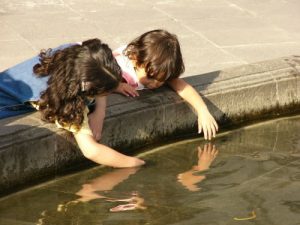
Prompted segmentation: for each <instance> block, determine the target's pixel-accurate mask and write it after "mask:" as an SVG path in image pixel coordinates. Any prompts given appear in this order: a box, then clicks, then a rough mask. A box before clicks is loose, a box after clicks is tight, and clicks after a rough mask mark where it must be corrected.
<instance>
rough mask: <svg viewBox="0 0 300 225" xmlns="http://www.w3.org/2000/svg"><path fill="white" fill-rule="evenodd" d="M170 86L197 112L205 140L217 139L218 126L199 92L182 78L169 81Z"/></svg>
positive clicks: (199, 130)
mask: <svg viewBox="0 0 300 225" xmlns="http://www.w3.org/2000/svg"><path fill="white" fill-rule="evenodd" d="M168 85H169V86H170V87H171V88H172V89H173V90H174V91H176V92H177V94H178V95H179V96H180V97H182V98H183V99H184V100H185V101H187V102H188V103H189V104H190V105H191V106H192V107H193V108H194V109H195V110H196V112H197V114H198V132H199V133H201V131H202V130H203V133H204V138H205V139H209V140H210V139H211V137H212V136H213V137H215V136H216V131H218V124H217V123H216V121H215V119H214V118H213V117H212V115H211V114H210V113H209V111H208V109H207V107H206V104H205V103H204V101H203V100H202V98H201V96H200V95H199V94H198V92H197V91H196V90H195V89H194V88H193V87H192V86H191V85H189V84H188V83H186V82H185V81H184V80H182V79H180V78H176V79H172V80H170V81H168Z"/></svg>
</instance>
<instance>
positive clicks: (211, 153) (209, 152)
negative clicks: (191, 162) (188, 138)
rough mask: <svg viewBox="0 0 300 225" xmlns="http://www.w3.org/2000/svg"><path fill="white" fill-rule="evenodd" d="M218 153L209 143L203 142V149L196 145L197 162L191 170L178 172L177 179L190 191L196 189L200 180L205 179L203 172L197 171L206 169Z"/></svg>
mask: <svg viewBox="0 0 300 225" xmlns="http://www.w3.org/2000/svg"><path fill="white" fill-rule="evenodd" d="M217 155H218V150H216V147H215V146H214V145H212V144H211V143H209V144H205V145H204V148H203V151H202V149H201V147H200V146H199V147H198V164H197V165H195V166H193V168H192V169H191V170H188V171H186V172H183V173H180V174H179V175H178V177H177V178H178V181H179V182H180V183H181V184H182V185H183V186H185V187H186V188H187V189H188V190H190V191H198V190H199V187H198V186H197V184H198V183H200V182H201V181H202V180H204V179H205V175H204V174H199V173H197V172H201V171H205V170H208V169H209V167H210V165H211V163H212V162H213V161H214V159H215V158H216V157H217Z"/></svg>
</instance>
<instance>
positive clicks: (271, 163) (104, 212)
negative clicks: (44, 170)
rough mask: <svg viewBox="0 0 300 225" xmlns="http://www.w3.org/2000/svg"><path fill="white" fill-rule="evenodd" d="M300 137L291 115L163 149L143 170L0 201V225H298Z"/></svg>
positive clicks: (82, 177) (80, 179)
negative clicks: (208, 138) (207, 139)
mask: <svg viewBox="0 0 300 225" xmlns="http://www.w3.org/2000/svg"><path fill="white" fill-rule="evenodd" d="M299 131H300V117H299V116H298V117H293V118H289V119H281V120H274V121H271V122H267V123H264V124H262V125H254V126H251V127H246V128H243V129H239V130H235V131H233V132H230V133H228V134H226V135H220V136H219V137H218V138H216V139H215V140H214V141H213V142H212V143H207V142H204V141H201V140H197V139H194V140H187V141H182V142H178V143H175V144H173V145H172V144H171V145H168V146H162V147H160V149H159V150H155V149H154V150H153V153H151V152H150V153H146V154H145V155H144V156H143V157H144V158H145V160H146V161H147V162H150V163H149V164H150V165H148V166H145V167H141V168H129V169H112V168H93V169H91V170H88V171H84V172H81V173H79V174H75V175H72V176H69V177H65V178H63V179H58V180H55V181H52V182H50V183H47V184H45V185H43V186H40V187H37V188H34V189H32V190H28V191H26V192H24V193H19V194H17V195H14V196H11V197H10V198H7V199H2V200H1V201H0V218H1V219H0V224H1V225H2V224H3V225H4V224H8V223H7V222H12V221H19V222H20V221H26V222H27V223H28V224H55V225H59V224H64V225H65V224H90V225H93V224H132V225H133V224H157V225H160V224H161V225H165V224H191V225H192V224H193V225H194V224H195V225H198V224H205V225H208V224H241V223H242V224H261V225H264V224H268V225H273V224H274V225H282V224H285V225H297V224H298V221H299V210H300V208H299V199H300V195H299V187H300V175H299V174H300V173H299V169H300V141H299V140H300V135H299V134H300V132H299ZM25 205H30V208H31V210H30V213H29V212H28V209H27V208H26V207H24V206H25ZM11 224H14V223H11ZM15 224H17V223H15Z"/></svg>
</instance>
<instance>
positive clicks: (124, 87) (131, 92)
mask: <svg viewBox="0 0 300 225" xmlns="http://www.w3.org/2000/svg"><path fill="white" fill-rule="evenodd" d="M115 92H117V93H120V94H122V95H125V96H127V97H129V96H132V97H136V96H139V93H138V92H137V91H136V90H135V89H134V88H133V87H132V86H130V85H129V84H127V83H120V84H119V86H118V87H117V89H116V90H115Z"/></svg>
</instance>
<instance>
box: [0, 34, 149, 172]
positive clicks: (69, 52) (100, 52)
mask: <svg viewBox="0 0 300 225" xmlns="http://www.w3.org/2000/svg"><path fill="white" fill-rule="evenodd" d="M120 81H121V69H120V67H119V66H118V64H117V62H116V60H115V59H114V57H113V55H112V51H111V49H110V48H109V47H108V45H107V44H104V43H102V42H101V41H100V40H99V39H90V40H87V41H84V42H83V43H82V44H67V45H63V46H60V47H58V48H56V49H54V50H48V51H42V52H41V53H40V55H39V56H36V57H33V58H31V59H28V60H26V61H24V62H22V63H20V64H18V65H16V66H13V67H11V68H9V69H7V70H5V71H3V72H1V73H0V119H2V118H6V117H10V116H15V115H20V114H23V113H26V112H28V111H31V110H32V106H34V107H35V108H36V109H38V110H39V111H40V112H41V115H42V118H43V119H44V120H45V121H48V122H51V123H56V124H57V126H58V127H61V128H64V129H66V130H68V131H70V132H72V133H73V134H74V137H75V139H76V141H77V143H78V145H79V148H80V150H81V151H82V153H83V155H84V156H85V157H87V158H88V159H90V160H92V161H94V162H96V163H99V164H104V165H108V166H113V167H134V166H140V165H142V164H144V162H143V161H142V160H140V159H138V158H135V157H129V156H126V155H123V154H121V153H119V152H117V151H115V150H114V149H111V148H109V147H108V146H105V145H102V144H99V143H98V142H97V138H96V137H94V136H93V133H92V131H91V129H90V127H93V124H95V123H96V122H97V120H95V118H99V117H100V118H104V115H105V107H106V95H108V94H109V93H110V92H112V91H113V90H114V89H115V88H116V87H117V86H118V85H119V82H120ZM92 99H96V106H95V108H96V109H95V110H94V112H93V113H91V114H89V115H88V113H89V109H88V102H89V101H91V100H92ZM95 114H96V115H97V116H94V115H95Z"/></svg>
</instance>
